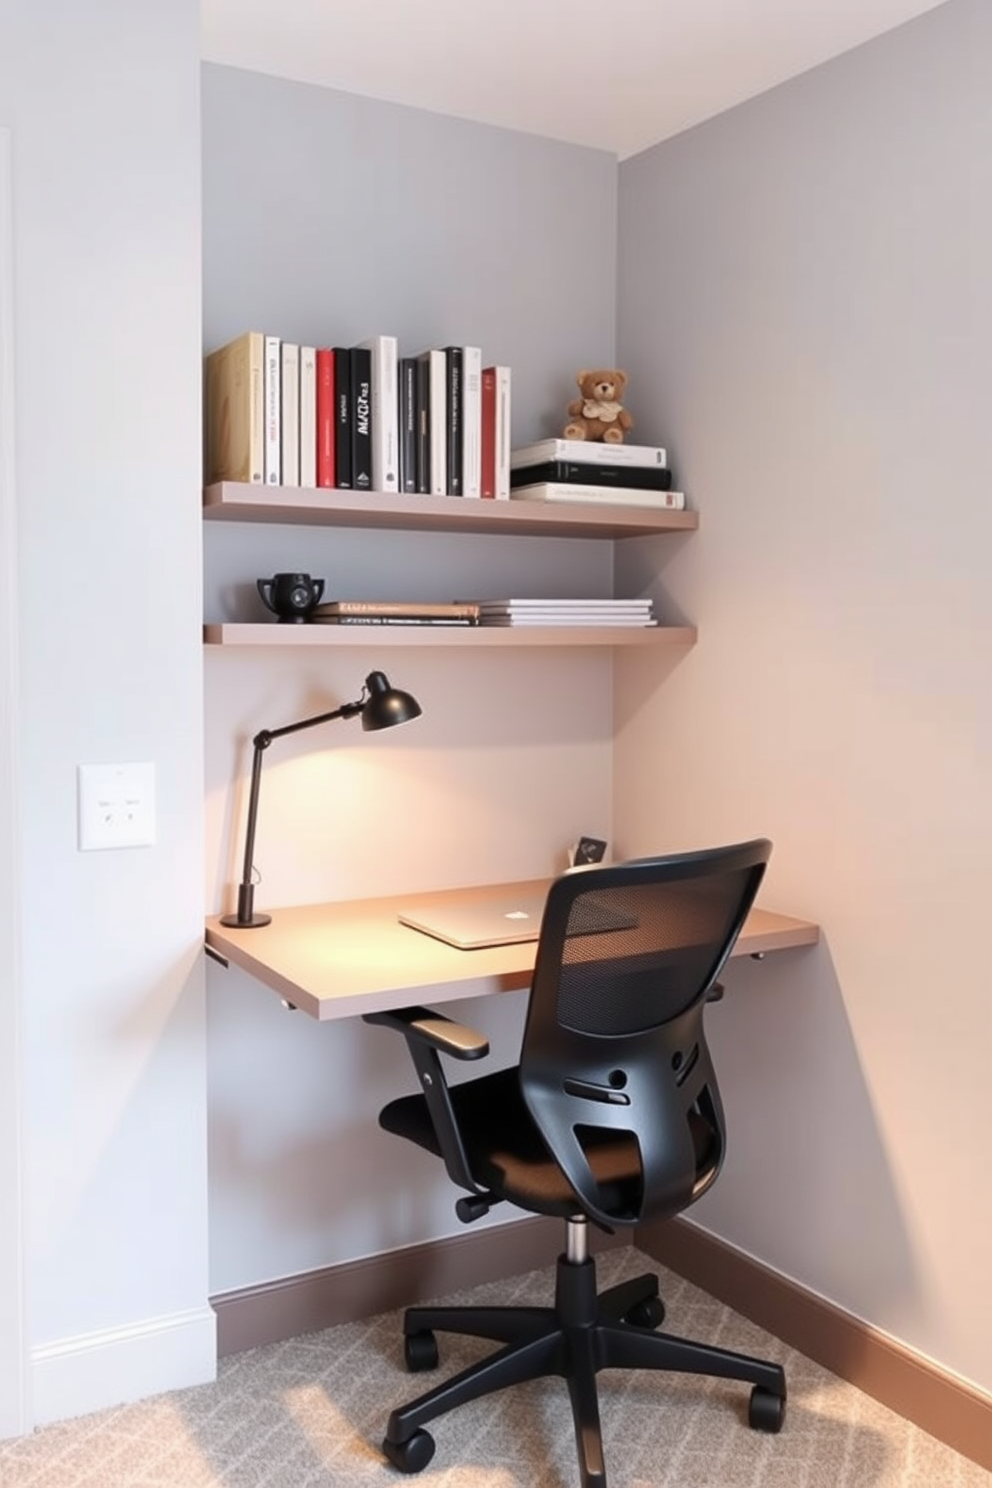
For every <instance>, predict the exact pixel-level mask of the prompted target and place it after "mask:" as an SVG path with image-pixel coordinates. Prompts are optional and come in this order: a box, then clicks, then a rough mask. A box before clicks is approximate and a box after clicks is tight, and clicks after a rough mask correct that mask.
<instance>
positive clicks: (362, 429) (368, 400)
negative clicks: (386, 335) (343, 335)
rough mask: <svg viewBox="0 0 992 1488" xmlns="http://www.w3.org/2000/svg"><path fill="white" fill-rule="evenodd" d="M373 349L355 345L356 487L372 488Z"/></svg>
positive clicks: (353, 466)
mask: <svg viewBox="0 0 992 1488" xmlns="http://www.w3.org/2000/svg"><path fill="white" fill-rule="evenodd" d="M374 417H375V414H374V412H373V408H372V353H371V351H370V350H369V348H368V347H367V346H353V347H352V348H351V481H352V485H353V486H354V488H355V490H356V491H371V489H372V420H373V418H374Z"/></svg>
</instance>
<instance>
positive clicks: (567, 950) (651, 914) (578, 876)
mask: <svg viewBox="0 0 992 1488" xmlns="http://www.w3.org/2000/svg"><path fill="white" fill-rule="evenodd" d="M770 852H771V844H770V843H769V842H768V841H766V840H764V839H758V840H756V841H753V842H747V843H743V844H738V845H734V846H731V847H721V848H715V849H710V850H707V851H703V852H696V853H687V854H679V855H672V856H669V857H658V858H644V859H639V860H635V861H632V862H627V863H621V864H617V865H615V866H611V867H604V868H586V869H581V870H578V871H575V872H572V873H567V874H565V875H563V876H562V877H560V878H558V879H556V880H555V882H554V883H553V884H552V886H551V889H550V891H549V894H548V899H547V903H546V906H545V911H544V918H543V922H542V926H541V936H540V941H539V944H538V949H537V959H536V967H535V972H534V981H533V986H532V990H531V996H530V1004H529V1008H528V1015H527V1022H526V1028H525V1031H524V1037H523V1047H522V1052H521V1059H520V1084H521V1091H522V1094H523V1098H524V1100H525V1102H526V1105H527V1107H528V1109H529V1111H530V1114H531V1117H532V1118H533V1120H534V1122H535V1123H536V1125H537V1127H538V1128H539V1130H540V1133H541V1136H542V1138H543V1140H544V1142H545V1144H546V1145H547V1147H548V1150H549V1151H550V1152H551V1153H553V1154H554V1157H555V1160H556V1162H557V1163H558V1165H559V1166H560V1167H561V1169H562V1171H563V1172H564V1174H565V1176H566V1178H567V1179H568V1181H569V1183H570V1184H571V1186H572V1187H573V1188H574V1190H575V1192H576V1194H577V1195H578V1197H579V1200H580V1202H581V1206H582V1210H583V1212H584V1213H585V1215H586V1216H587V1217H588V1218H589V1219H591V1220H593V1221H594V1222H595V1223H596V1224H598V1225H600V1226H602V1227H603V1228H606V1229H613V1228H614V1227H615V1226H617V1225H634V1224H638V1223H640V1222H642V1221H644V1220H652V1219H661V1218H666V1217H668V1216H669V1215H672V1214H676V1213H679V1212H680V1211H681V1210H683V1209H685V1208H686V1207H687V1206H688V1205H689V1204H690V1203H693V1202H694V1201H695V1200H696V1199H697V1198H699V1197H700V1195H701V1194H702V1193H704V1192H705V1191H706V1189H707V1188H708V1187H709V1186H710V1184H711V1183H712V1182H713V1180H714V1179H715V1178H716V1175H717V1173H718V1172H719V1169H720V1166H721V1163H722V1160H723V1152H724V1125H723V1112H722V1108H721V1104H720V1095H719V1091H718V1088H717V1082H716V1076H715V1074H714V1071H713V1065H712V1062H711V1059H710V1054H709V1050H708V1048H707V1045H706V1037H705V1033H704V1029H703V1009H704V1007H705V1004H706V1001H707V998H708V997H709V996H710V995H711V994H712V991H713V988H714V985H715V983H716V980H717V977H718V976H719V974H720V970H721V968H722V967H723V964H724V962H725V961H726V959H727V957H728V955H729V954H730V951H731V949H732V947H733V944H734V941H735V940H736V938H737V935H738V932H739V931H740V929H741V927H742V925H743V923H744V920H745V917H746V915H747V913H748V910H749V909H750V908H751V905H752V903H753V901H754V897H755V894H756V893H757V890H758V886H759V884H760V882H761V879H762V875H763V874H764V871H765V866H766V864H767V862H768V858H769V855H770ZM620 1135H624V1136H626V1137H627V1138H628V1139H629V1144H630V1148H631V1149H634V1148H636V1152H637V1159H638V1160H637V1163H636V1165H635V1167H636V1170H637V1171H638V1172H639V1175H640V1176H639V1179H637V1180H636V1181H633V1182H631V1181H627V1182H626V1183H625V1184H624V1185H622V1189H621V1192H620V1193H619V1195H618V1191H617V1185H616V1184H611V1185H610V1186H609V1196H607V1193H606V1190H605V1188H604V1186H603V1185H602V1184H601V1183H600V1182H599V1181H598V1180H597V1178H596V1176H595V1174H594V1172H593V1167H592V1166H591V1165H590V1161H589V1158H590V1154H591V1153H594V1152H595V1151H596V1149H597V1147H598V1148H599V1149H600V1151H602V1149H603V1147H604V1146H605V1145H609V1146H612V1148H613V1149H616V1147H617V1138H618V1136H620ZM599 1166H600V1168H602V1164H601V1163H600V1164H599Z"/></svg>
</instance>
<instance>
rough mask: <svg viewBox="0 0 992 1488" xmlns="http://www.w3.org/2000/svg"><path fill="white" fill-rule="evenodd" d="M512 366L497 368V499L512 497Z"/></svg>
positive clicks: (505, 499) (502, 499)
mask: <svg viewBox="0 0 992 1488" xmlns="http://www.w3.org/2000/svg"><path fill="white" fill-rule="evenodd" d="M510 412H511V409H510V368H509V367H497V368H496V499H497V501H508V500H509V499H510Z"/></svg>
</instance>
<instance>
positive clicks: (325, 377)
mask: <svg viewBox="0 0 992 1488" xmlns="http://www.w3.org/2000/svg"><path fill="white" fill-rule="evenodd" d="M336 424H337V407H336V405H335V401H334V353H333V351H332V350H331V348H330V347H329V346H321V347H320V348H319V349H318V351H317V485H318V486H333V485H334V483H335V480H336V479H337V476H336V472H335V469H334V434H335V426H336Z"/></svg>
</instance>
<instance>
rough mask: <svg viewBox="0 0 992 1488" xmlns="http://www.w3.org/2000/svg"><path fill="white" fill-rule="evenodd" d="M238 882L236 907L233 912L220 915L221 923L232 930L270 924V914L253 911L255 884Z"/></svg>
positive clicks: (249, 928) (253, 928)
mask: <svg viewBox="0 0 992 1488" xmlns="http://www.w3.org/2000/svg"><path fill="white" fill-rule="evenodd" d="M245 880H246V881H245V882H244V883H240V884H238V908H237V910H236V912H235V913H234V914H226V915H221V920H220V922H221V924H222V925H229V926H230V927H231V929H232V930H257V929H259V927H260V926H262V925H271V924H272V916H271V915H267V914H256V913H255V885H254V884H253V883H251V882H250V881H248V877H247V872H246V874H245Z"/></svg>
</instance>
